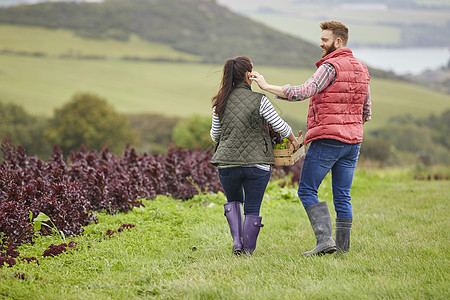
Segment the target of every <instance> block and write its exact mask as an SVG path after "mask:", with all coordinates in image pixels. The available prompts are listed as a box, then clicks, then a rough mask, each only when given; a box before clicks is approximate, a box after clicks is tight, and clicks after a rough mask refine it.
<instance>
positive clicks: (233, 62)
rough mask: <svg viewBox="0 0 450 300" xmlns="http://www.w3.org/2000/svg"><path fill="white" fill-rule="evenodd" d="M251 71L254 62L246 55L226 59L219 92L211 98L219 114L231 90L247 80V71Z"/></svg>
mask: <svg viewBox="0 0 450 300" xmlns="http://www.w3.org/2000/svg"><path fill="white" fill-rule="evenodd" d="M251 71H253V64H252V61H251V60H250V58H248V57H246V56H238V57H235V58H230V59H227V60H226V61H225V64H224V66H223V76H222V83H221V85H220V89H219V92H218V93H217V95H215V96H214V97H212V99H211V102H212V106H213V107H216V110H215V113H216V114H217V115H219V116H220V115H222V114H223V112H224V111H225V107H226V105H227V101H228V97H229V96H230V94H231V92H232V91H233V90H234V88H235V87H236V86H237V85H238V84H240V83H241V82H243V81H244V80H245V76H246V73H247V72H251Z"/></svg>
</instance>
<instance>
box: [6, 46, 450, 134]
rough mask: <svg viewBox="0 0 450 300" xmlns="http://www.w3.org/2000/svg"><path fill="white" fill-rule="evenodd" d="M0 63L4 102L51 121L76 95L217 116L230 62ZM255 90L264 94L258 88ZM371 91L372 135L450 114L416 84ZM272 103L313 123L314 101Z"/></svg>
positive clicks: (292, 74)
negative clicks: (214, 106) (214, 100)
mask: <svg viewBox="0 0 450 300" xmlns="http://www.w3.org/2000/svg"><path fill="white" fill-rule="evenodd" d="M0 61H1V62H2V63H1V64H0V78H1V82H2V86H1V88H0V101H2V102H13V103H16V104H21V105H23V106H24V107H25V109H26V110H27V111H28V112H30V113H33V114H39V115H46V116H50V115H51V114H52V112H53V110H54V109H55V108H57V107H61V106H62V105H63V104H64V103H66V102H67V101H69V99H70V98H71V96H72V95H73V94H74V93H76V92H93V93H96V94H98V95H100V96H102V97H105V98H106V99H108V101H109V102H110V103H111V104H112V105H114V106H115V107H116V109H117V110H118V111H120V112H122V113H127V114H131V113H150V112H151V113H160V114H164V115H167V116H178V117H187V116H190V115H192V114H196V113H198V114H204V115H209V114H210V113H211V102H210V98H211V97H212V96H213V95H214V94H215V93H216V92H217V89H218V86H219V82H220V78H221V71H222V64H216V65H211V64H195V63H173V62H137V61H124V60H92V61H91V60H63V59H58V58H49V57H24V56H15V55H6V54H0ZM255 69H256V70H258V71H259V72H261V73H262V74H264V76H265V77H266V79H267V80H268V81H269V82H271V83H273V84H279V85H281V84H285V83H290V84H300V83H303V82H304V81H305V80H306V79H308V77H309V76H310V75H311V74H312V72H313V70H312V69H295V68H277V67H270V66H259V65H257V64H255ZM254 89H255V90H258V89H257V88H256V86H254ZM371 91H372V101H373V121H372V122H371V123H369V124H367V126H366V128H367V129H368V130H373V129H377V128H380V127H382V126H384V125H385V124H386V122H387V121H388V120H389V118H391V117H393V116H396V115H404V114H407V113H409V114H412V115H414V116H417V117H421V116H423V117H426V116H428V115H429V114H430V113H436V114H439V113H441V112H442V111H443V110H445V109H449V108H450V96H448V95H444V94H439V93H435V92H433V91H431V90H428V89H425V88H421V87H417V86H414V85H412V84H408V83H403V82H397V81H390V80H384V79H373V80H372V85H371ZM269 98H271V97H269ZM272 102H273V103H274V105H275V106H276V108H277V110H278V111H279V113H280V114H281V116H282V117H283V118H285V119H286V120H288V121H291V120H296V121H301V122H304V121H305V120H306V113H307V106H308V102H307V101H305V102H303V103H289V102H284V101H278V100H273V101H272ZM294 129H297V130H298V129H300V128H294Z"/></svg>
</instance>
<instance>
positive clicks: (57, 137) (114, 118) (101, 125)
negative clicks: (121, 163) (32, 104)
mask: <svg viewBox="0 0 450 300" xmlns="http://www.w3.org/2000/svg"><path fill="white" fill-rule="evenodd" d="M45 136H46V139H47V140H48V141H49V142H50V143H53V144H58V145H59V146H60V147H61V149H62V150H63V152H64V154H65V155H67V154H68V153H69V151H70V150H78V149H79V148H80V146H81V145H83V144H84V145H85V147H86V148H87V149H96V150H98V151H100V150H101V149H102V148H103V147H104V146H105V145H107V146H108V148H109V150H110V151H112V152H115V153H120V152H121V151H122V150H123V149H124V148H125V145H126V144H127V143H133V142H134V141H135V139H136V137H135V133H134V132H133V131H132V130H131V129H130V125H129V123H128V121H127V119H126V118H125V116H123V115H120V114H118V113H117V112H116V111H115V110H114V108H113V107H112V106H110V105H109V104H108V103H107V101H106V99H104V98H101V97H99V96H97V95H95V94H91V93H78V94H75V95H74V96H73V98H72V100H71V101H70V102H68V103H67V104H65V105H64V106H63V107H62V108H60V109H57V110H56V111H55V113H54V116H53V118H52V119H51V120H50V124H49V128H48V129H47V131H46V132H45Z"/></svg>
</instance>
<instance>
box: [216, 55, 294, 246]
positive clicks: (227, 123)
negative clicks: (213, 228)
mask: <svg viewBox="0 0 450 300" xmlns="http://www.w3.org/2000/svg"><path fill="white" fill-rule="evenodd" d="M252 71H253V64H252V62H251V60H250V59H249V58H248V57H244V56H239V57H236V58H233V59H228V60H227V61H226V62H225V64H224V69H223V77H222V83H221V87H220V89H219V92H218V93H217V95H215V96H214V97H213V98H212V100H211V101H212V105H213V119H212V128H211V138H212V139H213V141H214V142H217V145H216V151H215V153H214V156H213V157H212V159H211V163H212V164H213V165H215V166H218V169H219V179H220V183H221V185H222V187H223V189H224V191H225V195H226V197H227V201H228V203H226V204H225V205H224V208H225V216H226V218H227V221H228V225H229V226H230V231H231V235H232V237H233V253H234V254H236V255H240V254H241V253H242V252H244V253H246V254H252V253H253V251H254V250H255V248H256V240H257V238H258V235H259V230H260V227H262V226H263V225H262V224H261V219H262V218H261V217H260V216H259V211H260V208H261V202H262V199H263V196H264V192H265V190H266V187H267V184H268V183H269V179H270V174H271V170H270V166H271V165H273V164H274V157H273V151H272V143H271V140H270V136H269V128H268V123H269V124H271V125H272V127H273V129H274V130H275V131H277V132H278V133H280V135H281V136H282V137H288V139H289V140H290V141H291V142H292V144H293V145H294V148H295V150H297V149H298V148H299V147H300V145H299V143H298V141H297V139H296V138H295V136H294V134H293V133H292V129H291V127H290V126H289V125H288V124H287V123H286V122H284V121H283V120H282V119H281V118H280V116H279V115H278V114H277V113H276V111H275V109H274V108H273V106H272V104H271V103H270V101H269V100H268V99H267V98H266V96H265V95H263V94H260V93H256V92H253V91H252V90H251V84H252V80H251V79H250V74H251V73H252ZM242 205H244V211H243V210H242ZM243 212H244V215H245V220H244V217H243Z"/></svg>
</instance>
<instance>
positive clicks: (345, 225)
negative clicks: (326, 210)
mask: <svg viewBox="0 0 450 300" xmlns="http://www.w3.org/2000/svg"><path fill="white" fill-rule="evenodd" d="M334 230H335V239H336V249H337V252H338V253H346V252H348V249H349V248H350V233H351V230H352V219H345V218H336V226H335V228H334Z"/></svg>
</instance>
